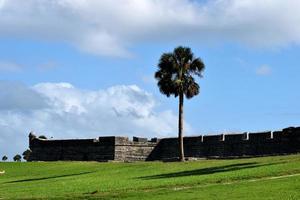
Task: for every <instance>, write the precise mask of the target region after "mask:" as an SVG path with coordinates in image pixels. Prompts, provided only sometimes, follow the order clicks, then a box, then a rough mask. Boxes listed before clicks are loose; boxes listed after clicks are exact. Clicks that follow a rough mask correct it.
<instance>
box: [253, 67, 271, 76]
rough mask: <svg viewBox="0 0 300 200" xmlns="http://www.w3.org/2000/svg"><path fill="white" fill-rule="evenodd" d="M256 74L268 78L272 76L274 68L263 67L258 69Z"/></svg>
mask: <svg viewBox="0 0 300 200" xmlns="http://www.w3.org/2000/svg"><path fill="white" fill-rule="evenodd" d="M255 72H256V74H257V75H260V76H267V75H270V74H272V68H271V67H270V66H269V65H261V66H260V67H259V68H257V69H256V71H255Z"/></svg>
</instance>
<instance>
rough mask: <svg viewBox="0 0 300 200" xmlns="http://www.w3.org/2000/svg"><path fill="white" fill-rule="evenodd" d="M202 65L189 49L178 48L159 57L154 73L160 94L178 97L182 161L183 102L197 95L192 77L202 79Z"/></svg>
mask: <svg viewBox="0 0 300 200" xmlns="http://www.w3.org/2000/svg"><path fill="white" fill-rule="evenodd" d="M204 67H205V66H204V63H203V62H202V60H201V59H200V58H195V57H194V55H193V53H192V51H191V49H190V48H188V47H182V46H179V47H177V48H175V49H174V51H173V52H170V53H164V54H162V56H161V57H160V60H159V63H158V70H157V72H156V73H155V78H156V79H157V81H158V82H157V85H158V87H159V90H160V92H161V93H163V94H165V95H167V97H169V96H171V95H174V96H175V97H177V96H179V112H178V114H179V118H178V145H179V159H180V161H184V149H183V133H182V131H183V101H184V96H185V97H186V98H188V99H190V98H192V97H193V96H195V95H197V94H199V89H200V87H199V85H198V84H197V83H196V82H195V79H194V77H193V76H198V77H202V71H203V70H204Z"/></svg>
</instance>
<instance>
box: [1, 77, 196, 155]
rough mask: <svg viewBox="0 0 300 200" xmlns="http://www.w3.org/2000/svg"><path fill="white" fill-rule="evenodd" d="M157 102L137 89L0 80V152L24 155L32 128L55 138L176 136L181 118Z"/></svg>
mask: <svg viewBox="0 0 300 200" xmlns="http://www.w3.org/2000/svg"><path fill="white" fill-rule="evenodd" d="M157 104H158V102H157V100H156V99H155V98H154V97H153V96H152V95H151V94H150V93H148V92H146V91H144V90H142V89H141V88H139V87H138V86H136V85H118V86H113V87H110V88H107V89H103V90H82V89H79V88H76V87H74V86H73V85H71V84H70V83H39V84H36V85H34V86H32V87H28V86H25V85H22V84H20V83H12V82H0V129H1V132H0V154H9V155H10V156H12V155H13V154H14V153H22V152H23V150H25V149H26V148H27V146H28V139H27V138H28V134H29V132H30V131H31V130H33V131H35V132H37V133H38V135H39V134H43V135H46V136H48V137H54V138H96V137H99V136H103V135H119V136H129V137H131V136H134V135H135V136H142V137H143V136H144V137H148V138H150V137H165V136H176V134H177V116H176V115H175V114H174V113H173V112H172V111H171V110H163V111H158V110H157V109H156V107H157ZM185 128H186V129H185V131H186V132H187V133H189V132H191V127H190V126H189V125H188V124H186V125H185Z"/></svg>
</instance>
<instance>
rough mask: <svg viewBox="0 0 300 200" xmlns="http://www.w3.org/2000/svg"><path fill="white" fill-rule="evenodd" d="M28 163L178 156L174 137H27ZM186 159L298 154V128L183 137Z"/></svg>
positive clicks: (162, 158) (299, 145)
mask: <svg viewBox="0 0 300 200" xmlns="http://www.w3.org/2000/svg"><path fill="white" fill-rule="evenodd" d="M29 148H30V150H31V154H30V157H29V159H28V161H57V160H71V161H138V160H147V161H148V160H170V159H174V158H176V157H178V139H177V138H163V139H157V138H153V139H151V140H148V139H147V138H138V137H133V140H132V141H130V140H129V139H128V138H127V137H116V136H112V137H99V138H97V139H71V140H53V139H50V140H48V139H40V138H37V137H36V136H35V135H33V134H32V133H30V134H29ZM184 151H185V156H186V157H187V158H193V159H194V158H195V159H201V158H237V157H254V156H268V155H283V154H293V153H300V127H289V128H285V129H283V130H281V131H267V132H259V133H240V134H220V135H204V136H193V137H185V138H184Z"/></svg>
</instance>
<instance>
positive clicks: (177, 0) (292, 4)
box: [0, 0, 300, 56]
mask: <svg viewBox="0 0 300 200" xmlns="http://www.w3.org/2000/svg"><path fill="white" fill-rule="evenodd" d="M299 8H300V2H299V1H298V0H285V1H281V0H265V1H261V0H243V1H241V0H211V1H203V2H202V3H200V2H197V1H191V0H165V1H159V0H116V1H109V0H102V1H98V0H89V1H87V0H52V1H49V0H27V1H22V0H0V25H1V26H0V35H6V36H12V35H15V36H19V37H29V38H39V39H47V40H59V41H63V42H67V43H69V44H71V45H74V46H75V47H77V48H78V49H80V50H82V51H86V52H89V53H93V54H97V55H104V56H130V55H131V52H130V51H129V49H130V47H132V46H133V45H134V44H137V43H142V42H149V41H151V42H152V41H153V42H160V41H178V42H191V41H193V42H203V41H205V42H207V41H213V42H220V41H233V42H239V43H244V44H248V45H253V46H262V47H281V46H285V45H289V44H299V43H300V27H299V26H298V22H299V21H300V14H299V12H298V10H299Z"/></svg>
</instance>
